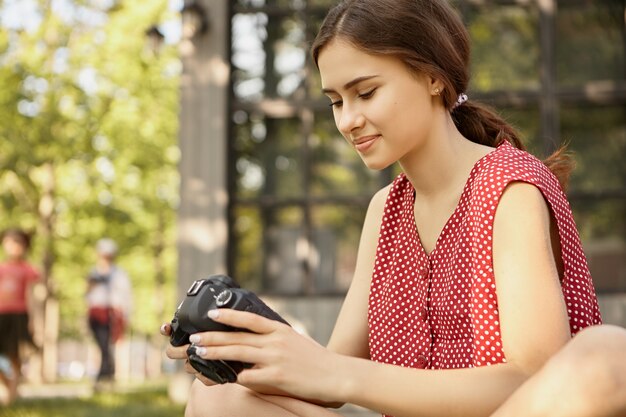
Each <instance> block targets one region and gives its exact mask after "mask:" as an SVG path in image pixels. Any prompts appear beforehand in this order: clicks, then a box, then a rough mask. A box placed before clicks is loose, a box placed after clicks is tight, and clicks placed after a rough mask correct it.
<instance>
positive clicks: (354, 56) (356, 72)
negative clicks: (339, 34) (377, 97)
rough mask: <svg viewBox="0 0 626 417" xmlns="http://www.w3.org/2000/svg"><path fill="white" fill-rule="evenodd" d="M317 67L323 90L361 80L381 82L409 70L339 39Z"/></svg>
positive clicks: (393, 59)
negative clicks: (361, 78)
mask: <svg viewBox="0 0 626 417" xmlns="http://www.w3.org/2000/svg"><path fill="white" fill-rule="evenodd" d="M317 63H318V67H319V70H320V77H321V79H322V87H323V88H330V89H339V88H341V86H343V85H344V84H345V83H347V82H349V81H351V80H354V79H356V78H358V77H363V76H370V75H378V76H379V77H381V78H385V77H390V76H395V75H397V73H398V72H405V73H407V74H408V70H407V69H406V67H405V66H404V64H403V63H402V62H401V61H400V60H399V59H397V58H395V57H392V56H386V55H373V54H369V53H367V52H364V51H363V50H362V49H359V48H358V47H355V46H354V45H352V44H350V43H348V42H346V41H342V40H340V39H338V40H333V41H331V42H330V43H329V44H328V45H326V46H325V47H324V48H323V49H322V51H321V52H320V54H319V58H318V61H317Z"/></svg>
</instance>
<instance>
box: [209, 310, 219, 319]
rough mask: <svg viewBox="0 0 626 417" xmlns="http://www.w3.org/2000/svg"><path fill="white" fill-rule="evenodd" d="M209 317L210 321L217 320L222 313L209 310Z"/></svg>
mask: <svg viewBox="0 0 626 417" xmlns="http://www.w3.org/2000/svg"><path fill="white" fill-rule="evenodd" d="M208 316H209V318H210V319H216V318H218V317H219V316H220V311H219V310H217V309H215V310H209V313H208Z"/></svg>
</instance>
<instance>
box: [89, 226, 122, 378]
mask: <svg viewBox="0 0 626 417" xmlns="http://www.w3.org/2000/svg"><path fill="white" fill-rule="evenodd" d="M96 253H97V261H96V264H95V266H94V267H93V268H92V270H91V271H90V272H89V275H88V277H87V305H88V315H89V328H90V329H91V332H92V334H93V336H94V338H95V340H96V344H97V345H98V349H99V350H100V355H101V361H100V370H99V372H98V375H97V377H96V383H97V385H96V387H98V386H99V385H98V384H99V383H102V382H107V381H110V382H112V381H113V380H114V376H115V358H114V355H113V346H114V345H115V343H116V342H117V341H118V340H119V339H120V338H121V337H122V335H123V334H124V331H125V329H126V325H127V323H128V317H129V313H130V308H131V306H132V303H131V297H132V293H131V285H130V280H129V278H128V274H127V273H126V271H124V270H123V269H122V268H120V267H119V266H118V265H117V264H116V263H115V259H116V257H117V254H118V247H117V244H116V243H115V241H113V240H112V239H109V238H103V239H100V240H98V242H97V243H96Z"/></svg>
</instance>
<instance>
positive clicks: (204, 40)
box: [179, 0, 626, 343]
mask: <svg viewBox="0 0 626 417" xmlns="http://www.w3.org/2000/svg"><path fill="white" fill-rule="evenodd" d="M334 3H335V2H334V1H332V0H232V1H231V0H197V1H193V2H191V1H188V2H187V3H186V6H185V10H184V13H183V15H184V18H183V21H184V28H183V31H184V33H185V35H184V39H183V41H182V43H181V53H182V58H183V67H184V69H183V76H182V107H181V116H180V117H181V137H180V142H181V147H182V162H181V174H182V189H181V190H182V191H181V192H182V196H181V197H182V198H181V201H182V203H181V207H180V213H179V220H180V223H179V224H180V240H179V250H180V260H179V265H180V266H179V276H180V290H181V291H185V290H186V289H187V288H188V286H189V285H190V283H191V282H192V281H193V280H194V279H197V278H201V277H204V276H206V275H209V274H213V273H224V272H226V273H228V274H230V275H232V276H233V277H235V278H236V279H237V280H239V281H240V282H241V283H242V284H243V285H245V286H246V287H248V288H252V289H254V290H257V291H258V292H260V293H262V294H264V295H265V296H266V297H268V299H270V300H271V301H272V302H274V304H275V306H277V307H278V308H279V309H280V310H281V311H282V312H284V313H287V314H290V315H292V316H293V317H295V318H297V319H299V320H301V321H302V323H303V324H304V325H305V326H307V328H308V330H309V331H310V332H311V333H312V335H313V336H315V337H316V338H317V339H318V340H319V341H321V342H322V343H324V342H325V341H326V340H327V337H328V335H329V331H330V329H331V328H332V325H333V324H334V319H335V316H336V314H337V312H338V308H339V306H340V303H341V300H342V297H343V295H344V293H345V291H346V288H347V287H348V285H349V282H350V279H351V273H352V268H353V266H354V262H355V258H356V249H357V244H358V240H359V235H360V227H361V223H362V220H363V217H364V214H365V209H366V207H367V203H368V201H369V199H370V197H371V195H372V194H373V193H374V192H375V191H376V190H378V189H379V188H380V187H381V186H383V185H385V184H387V183H388V182H390V181H391V179H392V178H393V176H394V175H395V173H396V172H395V171H394V170H393V169H390V170H387V171H384V172H379V173H374V172H370V171H368V170H367V168H365V166H364V165H363V164H362V163H361V161H360V159H359V157H358V155H356V154H355V153H354V152H353V151H352V150H351V149H350V148H349V147H348V146H347V145H346V144H345V143H344V141H343V139H342V138H341V137H340V136H339V134H338V133H337V132H336V129H335V127H334V122H333V119H332V114H331V111H330V109H329V108H328V100H327V99H326V98H325V97H324V96H323V95H322V93H321V91H320V82H319V77H318V74H317V70H316V69H315V66H314V65H313V63H312V62H311V60H310V57H309V54H308V46H309V44H310V42H311V40H312V39H313V37H314V34H315V33H316V30H317V27H318V26H319V24H320V23H321V20H322V18H323V16H324V15H325V13H326V11H327V10H328V8H329V6H330V5H332V4H334ZM454 3H455V4H456V5H457V6H458V8H459V10H460V11H461V13H462V15H463V18H464V20H465V22H466V24H467V26H468V28H469V30H470V33H471V35H472V38H473V42H474V43H473V45H474V50H473V66H472V73H473V84H472V85H471V89H470V91H469V92H468V94H469V95H470V97H471V99H476V100H481V101H484V102H487V103H489V104H492V105H494V106H496V107H497V108H499V109H500V110H501V113H502V114H503V115H504V116H505V117H506V118H508V120H510V121H511V122H512V123H513V124H514V125H515V126H517V127H518V128H519V129H520V130H521V131H522V132H523V134H524V136H525V137H526V138H527V145H528V148H529V150H531V151H532V152H533V153H535V154H536V155H538V156H546V155H547V154H549V153H550V152H551V151H553V150H554V149H556V148H557V147H558V146H559V145H560V144H562V143H568V144H569V148H570V149H571V150H572V151H574V152H575V153H576V160H577V163H578V167H577V169H576V171H575V172H574V174H573V176H572V179H571V184H570V188H569V191H568V194H569V198H570V201H571V203H572V207H573V210H574V215H575V218H576V221H577V224H578V227H579V230H580V232H581V235H582V238H583V241H584V245H585V249H586V252H587V255H588V258H589V262H590V264H591V270H592V273H593V276H594V279H595V283H596V286H597V290H598V291H599V293H600V297H601V308H602V311H603V314H604V318H605V321H606V322H610V323H617V324H621V325H623V326H626V162H625V161H626V64H625V61H626V58H625V54H626V31H625V21H624V16H625V3H624V1H622V0H595V1H590V0H567V1H557V0H537V1H523V0H517V1H516V0H481V1H478V0H473V1H469V0H468V1H460V0H458V1H455V2H454Z"/></svg>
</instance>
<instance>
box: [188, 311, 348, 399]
mask: <svg viewBox="0 0 626 417" xmlns="http://www.w3.org/2000/svg"><path fill="white" fill-rule="evenodd" d="M209 317H210V318H211V319H212V320H214V321H216V322H219V323H222V324H226V325H229V326H233V327H237V328H244V329H248V330H250V331H251V332H253V333H247V332H217V331H214V332H202V333H196V334H194V335H192V336H191V338H190V341H191V342H192V343H193V344H195V345H196V346H198V347H199V349H197V350H196V354H198V355H199V356H201V357H202V358H205V359H213V360H234V361H241V362H248V363H252V364H254V366H253V367H252V368H250V369H245V370H243V371H242V372H241V373H239V375H238V377H237V383H239V384H241V385H244V386H246V387H248V388H250V389H253V390H255V391H257V392H261V393H268V394H277V393H282V394H289V395H292V396H296V397H299V398H306V399H315V400H320V401H328V402H332V401H341V399H340V398H335V397H336V394H337V391H336V390H335V389H334V388H333V387H334V385H333V384H335V383H336V381H335V375H336V371H337V366H339V365H340V362H341V361H340V357H341V356H340V355H339V354H336V353H333V352H331V351H329V350H327V349H326V348H324V347H323V346H321V345H319V344H318V343H317V342H315V341H314V340H312V339H311V338H308V337H306V336H303V335H301V334H299V333H297V332H296V331H295V330H294V329H292V328H291V327H289V326H288V325H286V324H284V323H280V322H277V321H274V320H270V319H267V318H265V317H262V316H259V315H257V314H253V313H249V312H243V311H236V310H230V309H219V310H212V311H210V312H209Z"/></svg>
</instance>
